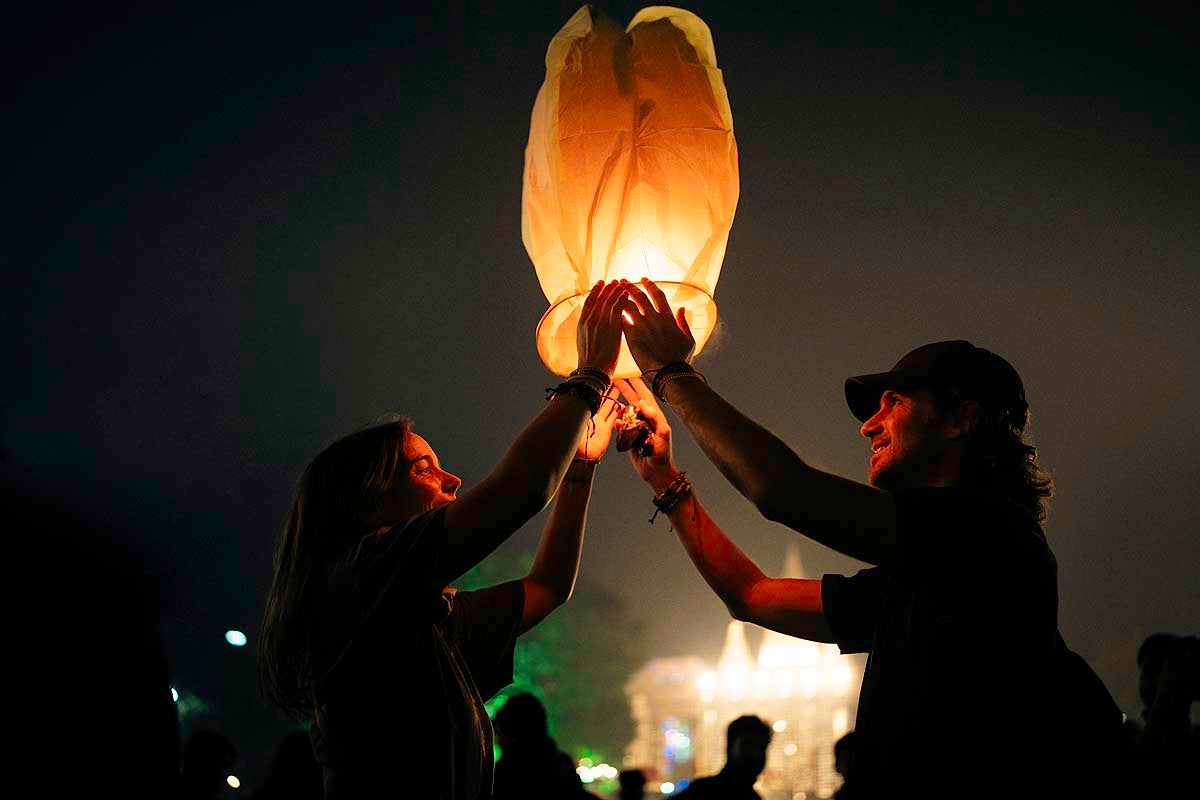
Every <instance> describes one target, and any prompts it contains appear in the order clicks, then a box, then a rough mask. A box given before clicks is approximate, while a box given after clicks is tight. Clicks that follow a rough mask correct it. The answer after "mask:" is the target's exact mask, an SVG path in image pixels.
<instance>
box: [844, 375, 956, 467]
mask: <svg viewBox="0 0 1200 800" xmlns="http://www.w3.org/2000/svg"><path fill="white" fill-rule="evenodd" d="M860 433H862V435H863V436H864V437H865V438H867V439H869V440H870V442H871V460H870V464H869V466H868V468H867V482H868V483H870V484H871V485H872V486H876V487H878V488H880V489H888V490H892V491H894V490H898V489H907V488H915V487H918V486H924V485H926V484H927V482H928V476H929V468H930V466H931V465H932V464H934V463H936V462H937V461H938V460H939V459H940V457H941V455H942V451H943V449H944V448H945V444H946V437H945V436H944V434H943V431H942V423H941V418H940V417H939V416H938V413H937V409H936V407H935V406H934V402H933V397H932V395H930V393H929V392H928V391H927V390H924V389H915V390H903V391H900V390H895V389H887V390H885V391H884V392H883V394H882V395H880V397H879V410H878V411H876V412H875V414H874V416H872V417H871V418H870V419H868V420H867V421H866V422H864V423H863V425H862V428H861V429H860Z"/></svg>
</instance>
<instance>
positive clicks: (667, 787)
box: [658, 781, 675, 794]
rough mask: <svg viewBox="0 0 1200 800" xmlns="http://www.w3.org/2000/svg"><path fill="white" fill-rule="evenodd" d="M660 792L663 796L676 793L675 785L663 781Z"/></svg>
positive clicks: (659, 788)
mask: <svg viewBox="0 0 1200 800" xmlns="http://www.w3.org/2000/svg"><path fill="white" fill-rule="evenodd" d="M658 790H659V791H660V792H662V793H663V794H670V793H671V792H673V791H675V784H673V783H671V782H670V781H663V783H662V786H660V787H658Z"/></svg>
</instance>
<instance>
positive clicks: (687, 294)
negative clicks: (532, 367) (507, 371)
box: [535, 280, 717, 378]
mask: <svg viewBox="0 0 1200 800" xmlns="http://www.w3.org/2000/svg"><path fill="white" fill-rule="evenodd" d="M654 282H655V283H656V284H658V287H659V288H660V289H662V290H663V293H664V294H666V296H667V302H668V303H670V304H671V310H672V311H673V312H677V311H678V310H679V308H680V306H682V307H683V308H684V309H685V313H686V314H687V321H688V327H689V328H691V330H692V336H694V337H695V339H696V350H695V352H694V353H693V355H700V352H701V351H702V350H703V349H704V345H705V344H706V343H707V342H708V337H709V336H710V335H711V334H712V332H713V329H714V328H715V327H716V325H717V302H716V300H714V299H713V296H712V295H711V294H709V293H708V292H706V291H705V290H704V289H702V288H700V287H699V286H696V285H694V284H690V283H683V282H681V281H665V280H664V281H660V280H656V281H654ZM587 295H588V293H587V291H582V292H577V293H576V294H574V295H571V296H570V297H564V298H562V299H561V300H558V301H557V302H555V303H554V304H553V305H551V306H550V308H549V309H547V310H546V313H545V314H543V315H542V318H541V320H539V321H538V325H537V331H536V332H535V337H536V340H537V350H538V356H540V357H541V359H542V363H543V364H545V365H546V368H547V369H549V370H550V371H551V372H553V373H554V374H556V375H568V374H570V372H571V370H573V369H575V368H576V367H578V366H579V351H578V347H577V345H576V340H575V329H576V327H577V326H578V324H579V313H580V311H581V310H582V309H583V301H584V300H585V299H586V298H587ZM641 374H642V372H641V370H640V369H638V366H637V363H636V362H635V361H634V360H633V355H632V354H631V353H630V352H629V347H628V345H626V344H625V343H624V342H623V341H622V343H621V355H620V358H618V359H617V368H616V371H615V372H614V373H613V377H614V378H632V377H635V376H637V375H641Z"/></svg>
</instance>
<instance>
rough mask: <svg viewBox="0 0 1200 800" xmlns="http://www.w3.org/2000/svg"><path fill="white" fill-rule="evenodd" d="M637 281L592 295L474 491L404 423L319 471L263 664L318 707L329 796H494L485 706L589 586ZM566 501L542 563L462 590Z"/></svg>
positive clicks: (279, 689)
mask: <svg viewBox="0 0 1200 800" xmlns="http://www.w3.org/2000/svg"><path fill="white" fill-rule="evenodd" d="M622 292H623V289H622V288H621V287H620V286H619V285H618V284H615V283H614V284H610V285H607V286H605V285H602V284H597V285H596V287H594V288H593V290H592V291H591V292H590V293H589V295H588V297H587V299H586V300H585V301H584V304H583V308H582V310H581V312H580V319H579V323H578V326H577V329H576V333H577V348H578V352H579V363H580V364H581V365H582V366H581V367H580V369H578V370H576V371H575V372H574V373H572V375H571V377H569V378H568V379H567V380H566V381H564V382H563V383H562V384H560V385H559V386H558V387H557V389H556V390H555V391H554V392H553V396H552V398H551V399H550V401H549V402H547V403H545V404H544V405H543V406H542V407H541V409H540V411H539V413H538V414H537V415H536V416H535V417H534V418H533V419H532V420H531V421H530V422H529V423H528V424H527V425H526V426H525V428H524V430H523V431H522V432H521V433H520V434H519V435H518V436H517V438H516V440H515V441H514V442H513V444H512V445H511V447H510V448H509V450H508V452H507V454H506V455H505V456H504V457H503V458H502V459H501V460H500V462H499V464H498V465H497V466H496V467H495V469H494V470H493V471H492V472H491V474H490V475H488V476H486V477H485V478H484V479H483V480H482V481H480V483H479V484H478V485H477V486H475V487H473V488H471V489H469V490H464V491H463V492H461V493H459V489H460V487H461V486H462V481H461V480H460V479H459V478H458V477H457V476H456V475H454V474H452V473H450V472H448V471H447V470H446V469H444V468H443V466H442V464H441V462H440V461H439V459H438V456H437V454H436V453H435V452H434V450H433V448H432V447H431V446H430V444H429V442H427V441H426V440H425V439H424V438H422V437H421V436H419V435H417V434H416V433H414V432H413V431H412V428H411V424H410V422H409V420H407V419H405V418H394V419H392V420H391V421H388V422H386V423H384V424H381V425H376V426H374V427H371V428H368V429H366V430H363V431H360V432H358V433H354V434H351V435H349V436H345V437H343V438H341V439H339V440H338V441H336V442H334V443H333V444H331V445H330V446H329V447H327V448H325V449H324V450H323V451H322V452H321V453H320V454H318V455H317V457H316V458H314V459H313V461H312V462H311V463H310V464H309V465H308V467H307V468H306V469H305V470H304V474H303V475H302V477H301V478H300V482H299V486H298V487H297V489H296V494H295V497H294V499H293V502H292V507H291V510H290V511H289V513H288V515H287V518H286V520H285V523H284V526H283V530H282V532H281V534H280V536H279V537H278V539H277V541H276V545H275V565H274V576H273V579H272V584H271V590H270V593H269V595H268V598H267V605H266V613H265V616H264V620H263V629H262V637H261V640H260V644H259V649H258V666H259V678H260V683H261V687H262V690H263V693H264V694H265V695H266V696H267V697H269V698H270V699H271V700H272V701H273V702H274V703H275V704H276V705H277V706H278V707H279V708H281V709H282V710H283V711H285V712H287V713H289V714H291V715H293V716H295V717H297V718H300V719H305V720H311V723H312V725H311V734H312V740H313V750H314V752H315V754H316V758H317V761H318V762H319V763H320V764H321V766H322V769H323V772H324V781H325V795H326V797H327V798H328V800H346V799H347V798H372V799H373V798H383V797H396V796H402V795H403V796H411V797H420V798H422V800H479V798H481V797H482V798H487V797H489V796H490V795H491V790H492V773H493V763H492V746H493V736H492V725H491V722H490V720H489V719H488V716H487V712H486V709H485V708H484V703H485V701H486V700H487V699H488V698H490V697H491V696H492V695H494V694H495V693H496V692H498V691H499V690H500V689H501V688H502V687H504V686H506V685H508V684H509V683H511V682H512V677H513V675H512V670H513V648H514V647H515V645H516V638H517V637H518V636H520V635H521V634H523V633H525V632H526V631H528V630H530V629H531V628H532V627H533V626H534V625H536V624H537V623H538V622H540V621H541V620H542V619H544V618H545V617H546V616H547V615H548V614H550V613H551V612H552V611H553V610H554V609H555V608H557V607H558V606H559V605H561V604H562V603H564V602H566V601H567V599H568V598H569V597H570V595H571V592H572V590H573V588H574V585H575V577H576V575H577V574H578V569H579V554H580V549H581V547H582V544H583V529H584V520H585V518H586V515H587V506H588V500H589V498H590V495H591V486H592V478H593V475H594V473H595V469H596V464H597V463H598V459H599V456H600V455H601V454H602V453H603V452H604V449H605V448H606V447H607V445H608V441H609V438H610V436H611V433H612V426H613V423H614V422H615V419H616V418H617V417H618V413H617V408H616V406H617V403H616V402H615V400H614V397H613V395H614V393H613V392H611V391H610V386H609V385H610V379H609V377H608V376H609V375H610V374H611V373H612V371H613V370H614V368H615V367H616V363H617V356H618V354H619V352H620V346H621V330H620V322H619V320H620V314H619V311H618V310H617V309H618V308H619V303H620V301H621V299H622V296H623V295H622ZM406 302H409V303H417V302H420V301H419V298H407V299H406ZM399 374H402V370H401V372H400V373H399ZM420 391H425V392H430V391H433V389H432V388H429V387H420ZM479 402H480V406H481V408H486V406H487V403H488V397H487V392H486V391H484V392H481V393H480V394H479ZM473 444H474V443H470V442H467V443H463V445H462V446H464V447H471V446H473ZM552 499H553V500H554V508H553V510H552V511H551V513H550V515H549V517H548V519H547V521H546V526H545V528H543V531H542V536H541V540H540V541H539V544H538V549H537V553H536V555H535V556H534V561H533V566H532V568H531V569H530V572H529V574H528V575H526V576H525V577H524V578H522V579H520V580H514V581H510V582H507V583H503V584H500V585H498V586H492V587H489V588H486V589H481V590H479V591H470V592H466V591H464V592H455V591H453V590H450V589H448V588H447V587H448V586H449V584H450V583H452V582H453V581H454V580H456V579H457V578H459V577H460V576H462V575H463V573H465V572H466V571H467V570H469V569H471V568H472V567H474V566H475V565H476V564H478V563H479V562H480V561H482V560H483V559H484V558H485V557H486V556H487V555H488V554H489V553H491V552H492V551H493V550H495V549H496V548H497V547H499V546H500V544H501V543H503V542H504V541H505V540H507V539H508V538H509V537H510V536H511V535H512V534H513V533H515V532H516V531H517V530H518V529H519V528H521V527H522V526H523V525H524V524H525V523H526V522H527V521H529V520H530V519H531V518H532V517H533V516H534V515H535V514H537V513H538V512H539V511H541V510H542V509H543V508H545V506H546V505H547V504H548V503H549V502H550V501H551V500H552Z"/></svg>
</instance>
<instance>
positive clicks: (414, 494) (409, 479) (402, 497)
mask: <svg viewBox="0 0 1200 800" xmlns="http://www.w3.org/2000/svg"><path fill="white" fill-rule="evenodd" d="M404 459H405V461H407V462H408V470H407V472H406V474H405V475H404V476H403V479H402V480H397V482H396V486H395V489H394V490H393V491H392V493H391V494H389V495H388V496H387V497H385V498H384V503H383V505H384V515H385V516H386V517H388V518H389V519H388V520H387V521H388V522H393V523H394V522H396V521H399V520H403V519H409V518H410V517H415V516H416V515H418V514H421V513H424V512H426V511H430V510H432V509H435V508H438V507H439V506H444V505H446V504H447V503H452V502H454V499H455V492H457V491H458V487H459V486H462V480H461V479H460V478H459V477H458V476H457V475H453V474H451V473H449V472H446V471H445V470H444V469H442V467H441V464H440V463H439V462H438V457H437V453H435V452H433V448H432V447H430V446H429V442H427V441H425V439H424V438H422V437H421V436H418V435H417V434H415V433H409V434H408V436H406V437H405V438H404ZM398 477H399V476H398Z"/></svg>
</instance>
